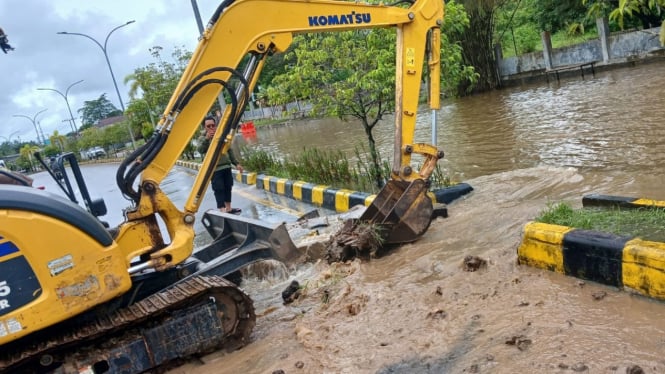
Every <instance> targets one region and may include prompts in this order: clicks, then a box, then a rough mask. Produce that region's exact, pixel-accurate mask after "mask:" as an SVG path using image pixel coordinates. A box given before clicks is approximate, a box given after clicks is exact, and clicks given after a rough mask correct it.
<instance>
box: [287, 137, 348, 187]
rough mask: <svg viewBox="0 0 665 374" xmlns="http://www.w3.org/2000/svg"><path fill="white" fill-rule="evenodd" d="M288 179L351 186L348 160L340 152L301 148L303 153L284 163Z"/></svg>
mask: <svg viewBox="0 0 665 374" xmlns="http://www.w3.org/2000/svg"><path fill="white" fill-rule="evenodd" d="M284 167H285V169H286V171H287V173H288V175H289V178H290V179H294V180H304V181H313V182H315V183H320V184H325V185H333V184H334V185H336V186H349V185H352V184H353V179H354V178H353V176H352V173H351V170H350V168H349V160H347V158H346V156H345V155H344V154H343V153H342V152H340V151H322V150H319V149H316V148H306V147H305V148H303V151H302V152H301V153H300V154H298V155H294V156H292V157H290V158H289V159H288V160H287V161H286V162H284Z"/></svg>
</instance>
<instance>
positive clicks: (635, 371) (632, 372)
mask: <svg viewBox="0 0 665 374" xmlns="http://www.w3.org/2000/svg"><path fill="white" fill-rule="evenodd" d="M626 374H644V370H643V369H642V368H641V367H639V366H638V365H632V366H629V367H627V368H626Z"/></svg>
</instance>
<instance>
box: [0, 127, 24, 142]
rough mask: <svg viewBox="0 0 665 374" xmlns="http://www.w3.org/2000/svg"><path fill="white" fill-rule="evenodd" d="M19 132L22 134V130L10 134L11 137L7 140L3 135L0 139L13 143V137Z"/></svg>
mask: <svg viewBox="0 0 665 374" xmlns="http://www.w3.org/2000/svg"><path fill="white" fill-rule="evenodd" d="M19 132H21V130H17V131H14V132H13V133H11V134H9V137H7V138H6V137H4V136H2V135H0V138H3V139H5V141H6V142H7V143H11V142H12V136H14V135H16V134H18V133H19Z"/></svg>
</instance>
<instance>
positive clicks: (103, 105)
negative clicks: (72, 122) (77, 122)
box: [78, 93, 122, 125]
mask: <svg viewBox="0 0 665 374" xmlns="http://www.w3.org/2000/svg"><path fill="white" fill-rule="evenodd" d="M78 112H79V114H80V115H81V121H82V122H83V123H84V124H86V125H94V124H96V123H97V122H99V121H100V120H102V119H104V118H109V117H113V116H119V115H121V114H122V112H121V111H120V110H118V108H116V107H115V106H114V105H113V103H111V101H109V99H107V98H106V94H105V93H104V94H101V96H99V98H97V99H96V100H90V101H84V102H83V108H81V109H79V110H78Z"/></svg>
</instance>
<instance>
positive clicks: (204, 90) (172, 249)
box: [116, 0, 443, 272]
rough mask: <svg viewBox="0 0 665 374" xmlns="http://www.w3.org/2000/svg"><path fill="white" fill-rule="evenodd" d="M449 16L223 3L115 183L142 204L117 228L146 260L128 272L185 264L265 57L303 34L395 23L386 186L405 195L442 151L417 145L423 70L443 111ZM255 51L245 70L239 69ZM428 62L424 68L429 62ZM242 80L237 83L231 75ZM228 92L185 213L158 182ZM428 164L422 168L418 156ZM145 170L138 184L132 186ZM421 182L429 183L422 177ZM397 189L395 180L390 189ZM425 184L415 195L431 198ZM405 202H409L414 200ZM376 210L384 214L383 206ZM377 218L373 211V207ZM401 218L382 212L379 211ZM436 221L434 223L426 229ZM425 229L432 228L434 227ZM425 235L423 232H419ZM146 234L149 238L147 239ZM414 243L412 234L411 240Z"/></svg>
mask: <svg viewBox="0 0 665 374" xmlns="http://www.w3.org/2000/svg"><path fill="white" fill-rule="evenodd" d="M442 19H443V2H442V1H441V0H416V1H414V2H412V3H411V5H410V6H409V7H400V6H389V5H385V4H368V3H356V2H346V1H332V0H307V1H300V0H236V1H225V2H224V3H222V4H221V5H220V7H219V9H218V10H217V12H216V13H215V15H214V16H213V17H212V19H211V21H210V23H209V25H208V27H207V29H206V30H205V32H204V33H203V35H202V36H201V39H200V42H199V44H198V47H197V48H196V50H195V51H194V53H193V56H192V58H191V61H190V63H189V65H188V66H187V68H186V70H185V72H184V74H183V76H182V78H181V80H180V82H179V84H178V86H177V88H176V91H175V93H174V95H173V97H172V98H171V100H170V102H169V104H168V106H167V108H166V110H165V112H164V114H163V116H162V119H161V121H160V122H159V125H158V126H157V129H156V134H155V136H154V137H153V138H152V139H151V140H150V141H149V142H147V144H146V145H145V146H143V147H142V148H141V149H139V150H137V151H136V152H135V153H134V154H133V155H132V156H130V157H129V158H128V159H127V160H125V162H124V163H123V164H122V165H121V167H120V169H119V171H118V177H117V179H118V183H119V185H120V187H121V190H123V192H124V193H125V194H126V195H128V196H130V197H131V198H132V199H134V200H135V201H136V207H135V209H133V210H131V211H129V212H127V218H128V219H127V221H126V222H125V223H124V224H123V225H121V226H120V227H119V233H118V236H117V239H116V240H117V242H118V243H119V246H120V248H123V250H125V254H126V258H127V259H128V261H129V259H132V258H136V257H140V258H142V259H143V262H142V263H140V264H135V265H134V266H132V267H131V268H130V270H131V272H135V271H139V270H143V269H145V268H156V269H158V270H161V269H166V268H169V267H171V266H174V265H175V264H178V263H180V262H181V261H183V260H184V259H186V258H187V257H189V255H190V254H191V251H192V242H193V236H194V233H193V228H192V226H193V222H194V213H195V212H196V211H197V210H198V208H199V206H200V204H201V201H202V199H203V196H204V194H205V191H206V188H207V186H208V183H209V181H210V179H211V176H212V173H213V171H214V168H215V165H216V163H217V159H218V157H220V155H221V154H223V153H226V152H227V151H228V149H229V147H230V144H231V140H232V139H233V136H234V133H235V130H236V126H237V125H238V122H239V120H240V117H241V115H242V113H243V112H244V109H245V105H246V104H247V101H248V94H249V93H250V92H252V90H253V89H254V86H255V84H256V81H257V79H258V76H259V74H260V72H261V69H262V67H263V63H264V61H265V58H266V57H267V56H269V55H271V54H273V53H278V52H285V51H286V50H287V48H288V47H289V45H290V44H291V42H292V39H293V35H294V34H296V33H313V32H335V31H345V30H357V29H371V28H382V27H395V28H396V30H397V44H396V90H395V91H396V92H395V95H396V96H395V143H394V144H395V145H394V160H393V170H392V180H394V181H395V183H398V184H399V185H400V186H402V187H399V188H397V189H395V188H392V189H391V191H389V192H387V194H389V195H391V196H392V195H395V194H397V195H403V194H404V191H403V190H404V189H405V188H406V187H405V186H408V185H410V184H411V183H412V182H413V181H414V180H426V179H427V178H429V175H430V174H431V172H432V170H433V169H434V166H435V164H436V161H437V160H438V159H439V158H440V157H442V152H440V151H438V150H437V149H436V147H435V146H434V145H429V144H414V142H413V140H414V129H415V124H416V113H417V110H418V105H419V93H420V90H421V79H422V76H423V70H424V69H425V68H427V69H428V70H429V74H428V76H429V78H430V79H429V81H430V84H431V85H430V87H429V90H428V92H429V98H428V99H429V104H430V107H431V108H432V109H433V110H436V109H438V107H439V79H440V77H439V75H440V74H439V73H440V70H439V69H440V62H439V48H438V46H439V38H440V31H439V30H440V25H441V22H442ZM247 55H249V56H250V59H249V62H248V63H246V65H245V69H244V71H242V72H240V71H237V70H236V68H237V67H238V66H240V64H241V62H242V60H243V58H245V56H247ZM426 58H427V60H428V61H427V64H425V59H426ZM233 80H235V81H237V82H239V83H238V84H236V85H235V86H233V87H232V85H231V83H230V82H231V81H233ZM223 90H224V91H226V95H227V97H230V98H231V101H232V103H231V104H230V105H228V106H227V107H226V110H225V112H224V113H223V116H222V119H221V121H220V126H218V129H217V132H216V134H215V136H214V138H213V139H212V141H211V145H210V150H211V151H209V152H208V153H207V154H206V157H205V158H204V160H203V162H202V165H201V169H200V172H199V174H198V176H197V177H196V180H195V182H194V185H193V186H192V192H191V194H190V196H189V198H188V200H187V202H186V205H185V207H184V210H182V211H180V210H178V209H177V208H176V207H175V206H173V204H172V203H171V202H170V201H169V199H168V198H167V197H166V195H165V194H164V192H163V191H161V189H160V188H159V184H160V182H161V181H162V180H163V179H164V177H165V176H166V175H167V173H168V172H169V170H170V169H171V168H172V167H173V165H174V164H175V162H176V161H177V159H178V157H179V156H180V155H181V154H182V152H183V151H184V149H185V147H186V145H187V144H188V143H189V141H190V139H191V138H192V137H193V136H195V134H197V132H198V131H199V129H200V127H199V124H200V123H201V122H202V120H203V117H204V116H205V115H206V113H208V112H209V110H210V108H211V106H212V104H213V102H214V101H215V100H216V99H217V98H218V97H219V96H220V93H222V91H223ZM413 153H420V154H422V155H423V156H424V158H425V161H424V164H423V166H422V168H421V170H420V171H419V172H416V171H414V170H413V167H412V166H411V155H412V154H413ZM139 176H140V182H139V183H138V190H136V191H134V190H133V189H132V188H133V187H132V186H133V185H136V184H135V183H134V181H135V179H136V178H137V177H139ZM423 185H424V183H423ZM393 187H394V186H393ZM422 190H423V188H422V187H420V188H418V191H417V192H416V194H418V195H424V193H423V191H422ZM392 199H394V197H387V198H381V193H380V194H379V198H378V200H380V201H382V202H381V204H382V205H389V206H390V205H396V203H395V201H393V200H392ZM407 205H408V204H407ZM375 210H376V211H379V212H380V211H381V210H385V207H377V209H375ZM156 214H159V215H160V216H161V218H162V219H163V220H164V221H165V223H166V227H167V230H168V236H169V237H170V239H171V240H170V242H169V243H166V240H165V239H164V238H163V235H161V233H160V231H159V229H158V226H157V220H156V219H155V215H156ZM373 214H374V216H376V212H374V213H373ZM390 214H392V215H394V213H381V214H379V215H380V216H384V218H385V216H388V215H390ZM428 225H429V221H427V225H426V226H428ZM426 226H425V229H426V228H427V227H426ZM419 235H420V233H418V234H417V236H419ZM146 238H149V240H147V239H146ZM406 241H409V240H406Z"/></svg>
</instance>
